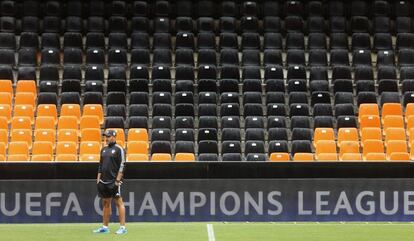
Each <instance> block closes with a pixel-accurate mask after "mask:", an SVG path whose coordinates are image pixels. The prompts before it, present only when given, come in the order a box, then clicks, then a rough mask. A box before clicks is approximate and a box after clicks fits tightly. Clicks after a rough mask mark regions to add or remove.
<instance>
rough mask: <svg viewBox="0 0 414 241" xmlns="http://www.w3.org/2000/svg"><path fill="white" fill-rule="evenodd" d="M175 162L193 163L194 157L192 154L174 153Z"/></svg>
mask: <svg viewBox="0 0 414 241" xmlns="http://www.w3.org/2000/svg"><path fill="white" fill-rule="evenodd" d="M175 161H176V162H193V161H195V155H194V154H193V153H176V154H175Z"/></svg>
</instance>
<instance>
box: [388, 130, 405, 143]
mask: <svg viewBox="0 0 414 241" xmlns="http://www.w3.org/2000/svg"><path fill="white" fill-rule="evenodd" d="M391 140H399V141H406V140H407V139H406V137H405V129H404V128H388V129H387V130H385V143H387V142H388V141H391Z"/></svg>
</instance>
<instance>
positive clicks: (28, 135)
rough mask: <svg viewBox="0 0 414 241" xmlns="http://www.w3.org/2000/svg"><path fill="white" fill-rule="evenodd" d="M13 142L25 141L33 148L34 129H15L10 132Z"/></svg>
mask: <svg viewBox="0 0 414 241" xmlns="http://www.w3.org/2000/svg"><path fill="white" fill-rule="evenodd" d="M10 141H11V142H25V143H27V146H28V147H29V149H30V148H32V130H29V129H13V130H12V131H11V134H10Z"/></svg>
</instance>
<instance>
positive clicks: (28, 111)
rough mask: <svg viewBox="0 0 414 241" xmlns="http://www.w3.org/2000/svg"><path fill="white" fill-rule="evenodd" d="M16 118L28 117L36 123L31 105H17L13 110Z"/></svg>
mask: <svg viewBox="0 0 414 241" xmlns="http://www.w3.org/2000/svg"><path fill="white" fill-rule="evenodd" d="M13 116H14V117H21V116H26V117H29V118H30V122H31V123H32V124H33V122H34V110H33V106H31V105H15V106H14V110H13Z"/></svg>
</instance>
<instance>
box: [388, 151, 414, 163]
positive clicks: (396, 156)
mask: <svg viewBox="0 0 414 241" xmlns="http://www.w3.org/2000/svg"><path fill="white" fill-rule="evenodd" d="M389 160H390V161H410V154H409V153H408V152H393V153H391V155H390V156H389Z"/></svg>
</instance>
